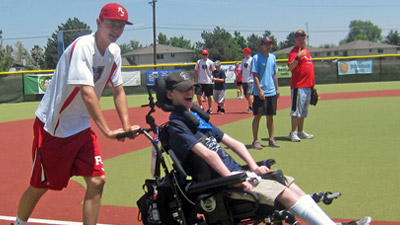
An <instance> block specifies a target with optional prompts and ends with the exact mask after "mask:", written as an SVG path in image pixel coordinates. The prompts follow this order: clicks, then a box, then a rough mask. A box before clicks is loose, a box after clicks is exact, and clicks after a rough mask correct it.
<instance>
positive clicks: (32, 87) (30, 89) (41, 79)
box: [24, 71, 141, 95]
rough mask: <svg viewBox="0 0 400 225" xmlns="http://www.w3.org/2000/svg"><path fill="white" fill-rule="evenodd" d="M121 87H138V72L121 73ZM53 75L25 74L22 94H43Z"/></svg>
mask: <svg viewBox="0 0 400 225" xmlns="http://www.w3.org/2000/svg"><path fill="white" fill-rule="evenodd" d="M121 75H122V80H123V86H140V81H141V79H140V71H128V72H122V73H121ZM52 77H53V74H25V75H24V94H25V95H37V94H44V93H45V92H46V90H47V87H48V86H49V85H50V82H51V78H52Z"/></svg>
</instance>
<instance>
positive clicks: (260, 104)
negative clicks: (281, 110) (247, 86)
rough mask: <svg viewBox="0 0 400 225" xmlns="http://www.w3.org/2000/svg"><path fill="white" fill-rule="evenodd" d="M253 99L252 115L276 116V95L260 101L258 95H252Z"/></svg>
mask: <svg viewBox="0 0 400 225" xmlns="http://www.w3.org/2000/svg"><path fill="white" fill-rule="evenodd" d="M253 99H254V100H253V115H266V116H275V115H276V104H277V101H278V97H277V96H276V95H274V96H268V97H265V100H262V99H261V98H260V97H259V96H258V95H254V98H253Z"/></svg>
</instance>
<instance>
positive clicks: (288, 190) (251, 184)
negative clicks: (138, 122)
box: [162, 71, 371, 225]
mask: <svg viewBox="0 0 400 225" xmlns="http://www.w3.org/2000/svg"><path fill="white" fill-rule="evenodd" d="M162 79H164V78H162ZM165 83H166V89H167V91H166V101H170V104H172V105H173V106H176V107H177V108H179V107H180V108H183V109H184V110H187V111H191V108H192V106H193V95H194V86H195V85H196V84H195V83H194V82H193V81H192V79H190V77H189V76H188V74H186V73H185V72H180V71H175V72H172V73H171V74H170V75H168V76H167V77H166V78H165ZM178 111H179V110H174V111H172V113H171V115H170V123H169V137H170V139H169V146H170V147H171V149H172V150H173V151H174V153H175V155H176V156H177V158H178V159H179V160H180V161H181V162H182V164H183V165H184V167H190V166H195V165H196V164H197V163H196V162H197V160H193V155H195V156H196V157H200V158H201V159H202V160H204V161H205V162H206V163H207V165H208V167H209V168H210V169H211V171H212V172H211V173H210V174H211V175H210V176H209V177H208V178H211V179H212V178H216V177H221V176H222V177H227V176H231V175H233V174H235V173H238V172H241V171H242V168H241V166H240V165H239V164H238V163H236V162H235V160H234V159H233V158H232V157H231V156H230V155H229V154H227V153H226V152H225V151H224V150H223V149H222V148H221V146H220V145H219V143H220V142H221V143H223V144H225V145H226V146H227V147H228V148H230V149H231V150H232V151H233V152H235V153H236V154H237V155H239V156H240V157H241V158H242V159H243V160H244V161H245V162H246V164H247V165H248V171H246V173H247V174H248V175H249V176H248V178H247V180H245V181H243V182H242V183H241V184H238V186H241V187H242V188H244V189H247V190H251V191H253V192H255V193H257V195H258V196H259V199H260V200H259V201H260V203H261V204H266V205H269V206H274V204H275V203H276V202H278V203H280V204H281V205H282V206H283V207H284V208H285V209H288V211H289V212H291V213H292V214H294V215H295V216H297V217H298V218H301V219H302V220H304V221H305V222H307V223H308V224H311V225H329V224H332V225H335V224H336V223H335V222H334V221H332V220H331V219H330V218H329V216H327V215H326V213H325V212H324V211H323V210H322V209H321V208H320V207H319V206H318V205H317V203H316V202H315V201H314V200H313V198H312V197H311V196H310V195H307V194H306V193H304V191H303V190H302V189H301V188H300V187H298V186H297V185H296V184H295V183H294V182H293V181H294V179H293V178H292V177H289V176H284V177H283V181H281V182H278V181H276V180H272V179H261V176H263V175H265V174H268V173H270V172H272V171H271V170H270V169H269V168H268V167H266V166H263V165H262V166H259V165H257V163H256V162H255V161H254V159H253V158H252V156H251V155H250V153H249V152H248V150H247V148H246V147H245V145H244V144H243V143H241V142H240V141H238V140H236V139H234V138H232V137H231V136H229V135H228V134H226V133H224V132H222V131H221V130H220V129H219V128H217V127H215V126H214V125H212V124H211V123H210V122H208V121H207V120H205V119H203V118H202V117H201V116H199V114H197V113H195V112H191V114H192V115H194V116H195V118H196V119H195V122H197V123H193V122H192V121H191V120H190V119H188V117H187V116H186V117H185V116H183V115H182V110H180V112H178ZM173 121H182V122H183V123H185V125H184V126H182V125H180V124H181V123H176V122H175V123H174V122H173ZM193 124H195V125H193ZM197 124H198V125H197ZM188 128H189V129H188ZM195 161H196V162H195ZM236 195H237V196H233V197H234V198H241V197H243V196H240V194H236ZM370 222H371V218H370V217H364V218H363V219H362V220H360V221H355V222H351V224H369V223H370Z"/></svg>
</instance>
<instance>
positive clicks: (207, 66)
mask: <svg viewBox="0 0 400 225" xmlns="http://www.w3.org/2000/svg"><path fill="white" fill-rule="evenodd" d="M201 55H202V58H201V59H199V60H198V61H197V63H196V66H195V68H194V77H193V80H194V82H197V83H199V84H200V87H196V90H195V93H196V96H197V102H198V103H199V106H200V108H202V109H204V107H203V103H202V99H201V96H202V95H203V93H204V94H205V96H206V98H207V103H208V110H207V113H208V114H211V113H212V107H211V104H212V98H211V96H212V95H213V81H212V79H213V77H212V74H213V72H214V70H215V65H214V62H213V61H212V60H211V59H209V58H208V50H207V49H204V50H202V51H201Z"/></svg>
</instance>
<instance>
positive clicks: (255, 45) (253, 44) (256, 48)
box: [247, 34, 261, 55]
mask: <svg viewBox="0 0 400 225" xmlns="http://www.w3.org/2000/svg"><path fill="white" fill-rule="evenodd" d="M260 41H261V37H260V36H258V35H256V34H251V35H250V36H248V37H247V47H249V48H250V49H251V52H252V54H253V55H254V54H256V53H258V52H260V51H261V49H260Z"/></svg>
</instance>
